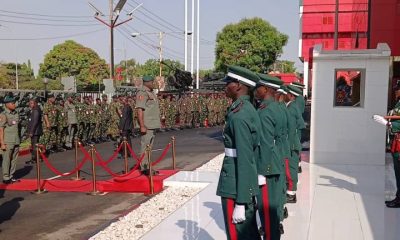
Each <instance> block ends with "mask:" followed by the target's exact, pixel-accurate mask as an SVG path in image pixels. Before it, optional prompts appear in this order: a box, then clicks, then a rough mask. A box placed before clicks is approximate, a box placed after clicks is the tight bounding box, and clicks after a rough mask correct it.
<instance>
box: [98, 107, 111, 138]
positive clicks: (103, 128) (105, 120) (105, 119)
mask: <svg viewBox="0 0 400 240" xmlns="http://www.w3.org/2000/svg"><path fill="white" fill-rule="evenodd" d="M100 109H101V115H100V116H101V120H100V128H99V130H100V134H99V135H100V138H101V139H103V140H105V139H106V138H107V129H108V126H109V123H110V117H111V115H110V104H108V103H107V101H102V102H101V104H100Z"/></svg>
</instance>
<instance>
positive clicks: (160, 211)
mask: <svg viewBox="0 0 400 240" xmlns="http://www.w3.org/2000/svg"><path fill="white" fill-rule="evenodd" d="M201 189H203V187H193V186H191V187H188V186H180V187H179V186H174V187H168V188H166V189H164V191H162V192H161V193H159V194H157V195H156V196H154V197H153V198H151V199H149V200H148V201H146V202H145V203H143V204H141V205H140V206H139V207H138V208H136V209H135V210H133V211H132V212H130V213H128V214H127V215H126V216H124V217H121V218H119V220H118V221H116V222H114V223H112V224H111V225H110V226H108V227H107V228H105V229H104V230H103V231H101V232H99V233H97V234H96V235H94V236H93V237H91V238H90V239H92V240H111V239H118V240H119V239H123V240H125V239H126V240H134V239H139V238H140V237H141V236H143V235H144V234H145V233H146V232H148V231H149V230H151V229H152V228H154V227H155V226H156V225H157V224H159V223H160V222H161V221H162V220H163V219H165V218H166V217H167V216H168V215H169V214H171V213H172V212H174V211H175V210H176V209H178V208H179V207H180V206H182V205H183V204H184V203H185V202H187V201H188V200H189V199H191V198H192V197H193V196H195V195H196V194H197V193H198V192H199V191H200V190H201Z"/></svg>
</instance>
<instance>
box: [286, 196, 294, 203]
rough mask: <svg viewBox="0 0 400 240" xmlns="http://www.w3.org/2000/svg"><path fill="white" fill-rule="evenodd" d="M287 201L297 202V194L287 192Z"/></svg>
mask: <svg viewBox="0 0 400 240" xmlns="http://www.w3.org/2000/svg"><path fill="white" fill-rule="evenodd" d="M286 202H287V203H296V202H297V198H296V194H294V195H290V194H286Z"/></svg>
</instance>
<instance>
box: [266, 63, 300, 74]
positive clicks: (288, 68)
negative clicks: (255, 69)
mask: <svg viewBox="0 0 400 240" xmlns="http://www.w3.org/2000/svg"><path fill="white" fill-rule="evenodd" d="M270 71H274V72H276V71H278V72H280V73H296V67H295V66H294V62H292V61H288V60H276V61H275V63H274V64H273V65H271V67H270Z"/></svg>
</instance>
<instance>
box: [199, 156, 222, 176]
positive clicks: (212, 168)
mask: <svg viewBox="0 0 400 240" xmlns="http://www.w3.org/2000/svg"><path fill="white" fill-rule="evenodd" d="M224 156H225V154H224V153H222V154H220V155H218V156H216V157H215V158H213V159H211V160H210V161H209V162H207V163H205V164H204V165H202V166H201V167H198V168H197V169H196V171H202V172H220V171H221V167H222V162H223V160H224Z"/></svg>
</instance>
